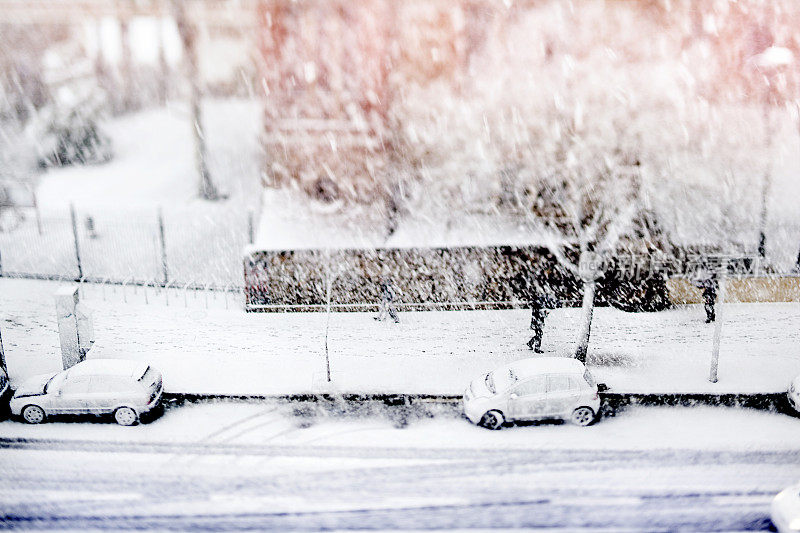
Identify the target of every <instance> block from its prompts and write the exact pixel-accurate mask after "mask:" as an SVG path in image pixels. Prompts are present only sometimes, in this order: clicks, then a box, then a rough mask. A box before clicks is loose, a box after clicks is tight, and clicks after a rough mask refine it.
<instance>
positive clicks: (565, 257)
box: [530, 154, 640, 363]
mask: <svg viewBox="0 0 800 533" xmlns="http://www.w3.org/2000/svg"><path fill="white" fill-rule="evenodd" d="M598 156H599V154H598ZM597 159H598V160H599V161H598V162H597V163H589V164H587V165H581V166H576V161H574V160H573V163H572V164H571V165H568V166H567V169H569V173H570V174H571V175H570V176H569V177H565V176H563V175H559V176H553V177H552V178H550V179H547V180H543V181H544V183H543V187H542V190H541V192H540V197H545V201H546V204H547V205H548V206H549V207H550V210H551V215H550V216H547V217H546V218H543V217H541V216H537V215H536V214H535V213H534V212H533V210H532V211H531V215H530V220H531V221H532V222H533V224H534V226H538V227H539V229H540V230H541V231H542V234H543V235H544V236H545V239H546V244H547V248H548V249H549V250H550V252H551V253H552V254H553V255H554V256H555V258H556V260H557V261H558V263H559V264H560V265H561V266H562V267H563V268H564V269H565V270H567V271H568V272H569V273H570V274H572V275H574V276H575V277H577V278H578V279H579V280H580V281H581V282H582V284H583V302H582V306H581V308H582V313H583V318H582V321H581V327H580V330H579V332H578V337H577V343H576V348H575V358H576V359H578V360H579V361H581V362H583V363H585V362H586V356H587V353H588V349H589V337H590V334H591V327H592V316H593V313H594V295H595V289H596V283H597V281H598V280H599V279H600V278H601V277H602V276H603V274H604V270H605V264H606V259H607V258H608V256H609V254H611V253H612V252H613V251H614V249H615V247H616V246H617V244H618V243H619V241H620V239H621V238H622V237H624V236H625V235H627V234H628V233H629V232H630V231H631V230H632V229H633V228H634V225H635V221H636V218H637V216H638V214H639V213H640V203H639V201H638V183H637V179H636V174H635V173H631V172H630V171H629V170H628V167H627V165H624V164H621V163H618V162H615V161H614V160H613V159H611V158H608V157H606V158H603V157H598V158H597Z"/></svg>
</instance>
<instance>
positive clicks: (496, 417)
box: [478, 410, 506, 429]
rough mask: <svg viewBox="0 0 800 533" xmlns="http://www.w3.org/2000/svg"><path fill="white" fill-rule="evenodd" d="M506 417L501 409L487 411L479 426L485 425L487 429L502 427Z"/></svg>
mask: <svg viewBox="0 0 800 533" xmlns="http://www.w3.org/2000/svg"><path fill="white" fill-rule="evenodd" d="M505 421H506V419H505V418H504V417H503V413H501V412H500V411H495V410H491V411H487V412H486V414H484V415H483V417H481V421H480V422H478V425H479V426H483V427H485V428H486V429H500V428H501V427H503V423H504V422H505Z"/></svg>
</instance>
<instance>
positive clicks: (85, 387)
mask: <svg viewBox="0 0 800 533" xmlns="http://www.w3.org/2000/svg"><path fill="white" fill-rule="evenodd" d="M85 392H89V377H88V376H78V377H75V378H67V380H66V381H65V382H64V384H63V385H62V386H61V394H82V393H85Z"/></svg>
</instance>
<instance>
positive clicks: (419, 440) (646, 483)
mask: <svg viewBox="0 0 800 533" xmlns="http://www.w3.org/2000/svg"><path fill="white" fill-rule="evenodd" d="M182 411H184V412H182ZM670 411H677V413H676V414H675V416H677V417H679V418H680V419H684V420H690V419H692V418H693V417H695V418H697V417H700V419H698V420H696V422H698V423H701V422H702V418H703V417H707V416H708V414H709V413H711V414H714V413H716V414H715V416H719V417H721V420H720V424H727V425H733V426H736V424H737V420H739V419H740V418H742V417H747V418H748V419H749V420H751V421H752V420H754V419H755V420H761V419H764V420H767V421H769V423H770V424H775V423H781V424H782V423H786V424H788V425H792V426H793V425H797V419H794V418H791V417H786V416H781V415H775V414H770V413H759V412H746V413H740V412H738V411H737V410H734V409H725V408H716V409H715V408H704V409H700V410H692V409H687V408H672V409H671V410H670V409H659V408H638V409H635V410H634V409H632V410H631V411H630V412H623V413H621V414H620V415H619V416H618V417H616V418H615V419H608V420H603V421H601V422H600V423H598V424H597V425H596V426H593V427H590V428H576V427H572V426H569V425H559V424H542V425H533V426H518V427H509V428H504V429H503V430H501V431H498V432H491V431H487V430H482V429H480V428H475V427H474V426H471V425H469V424H468V423H467V422H466V421H464V420H462V419H460V418H457V417H456V416H454V415H453V414H452V413H442V414H440V415H438V416H436V417H434V418H427V417H425V418H420V419H415V418H412V420H410V421H409V422H408V425H407V426H406V427H403V428H400V427H396V426H397V424H393V423H392V422H391V421H390V420H389V419H387V418H384V415H385V414H386V413H377V414H376V413H371V414H368V415H366V416H355V415H353V414H352V413H351V414H350V415H339V416H336V415H331V414H330V413H328V414H322V415H319V414H317V415H315V416H309V415H308V413H307V412H303V409H300V410H298V409H297V408H296V407H295V408H290V407H288V406H264V405H250V404H240V405H230V404H228V405H213V404H210V405H204V406H190V407H186V408H182V409H178V408H173V409H168V410H167V413H166V415H165V416H164V417H163V419H161V420H156V421H154V422H152V423H150V424H144V425H142V426H139V427H135V428H120V427H116V426H114V425H111V424H99V423H78V422H55V423H52V424H49V425H43V426H36V427H30V426H25V425H23V424H21V423H19V422H14V421H7V422H3V423H0V435H2V438H0V469H2V474H3V479H4V483H3V487H2V488H1V489H0V502H2V504H1V507H2V516H3V519H2V524H0V527H4V528H9V529H10V528H15V529H41V528H48V529H70V530H73V529H75V530H77V529H81V530H85V529H95V528H103V529H156V530H165V529H173V530H187V529H200V530H266V529H270V530H352V529H373V530H419V529H423V530H429V529H440V528H449V529H459V528H465V529H466V528H469V529H475V528H486V529H493V528H504V529H513V528H529V527H536V528H552V529H563V530H571V531H574V530H576V529H578V530H579V529H581V528H592V529H598V528H599V529H608V530H614V531H619V530H648V531H660V530H663V531H667V530H669V531H675V530H683V531H731V530H733V531H736V530H763V529H766V528H768V527H769V525H770V522H769V517H768V510H769V502H770V500H771V499H772V497H773V496H774V495H775V494H776V493H777V492H778V491H779V490H781V489H782V488H784V487H785V486H786V485H788V484H790V483H792V482H794V481H796V480H797V479H798V477H800V453H798V452H797V451H795V450H793V449H791V448H790V447H789V448H787V447H777V448H773V447H770V446H768V445H765V442H767V440H766V439H765V440H758V438H757V437H751V440H750V441H748V438H747V437H743V440H742V442H741V443H740V445H736V443H730V442H727V443H726V442H723V441H722V439H724V438H726V437H725V435H724V434H721V435H720V439H718V440H715V437H714V436H713V435H711V436H708V435H706V436H703V435H697V438H693V437H692V436H691V435H689V434H688V433H687V435H686V436H685V437H681V438H685V439H686V442H685V444H686V446H682V447H677V446H672V444H674V443H666V444H665V446H664V447H658V446H649V447H647V449H645V446H644V445H643V444H641V443H637V442H636V441H635V440H633V441H630V442H626V441H628V439H627V438H626V437H625V435H626V431H629V429H627V428H629V426H631V425H640V422H641V419H642V418H648V419H651V418H652V419H654V420H655V421H656V423H658V422H661V423H663V422H664V421H665V420H667V419H669V417H670V416H671V412H670ZM215 412H216V414H217V415H218V416H216V417H214V416H209V415H211V414H213V413H215ZM201 415H203V417H204V418H205V419H206V420H207V421H208V423H207V424H196V423H195V422H196V421H197V420H199V419H200V416H201ZM665 416H666V417H668V418H667V419H665V418H664V417H665ZM688 424H691V422H688ZM159 425H160V427H159ZM755 427H757V426H755ZM687 428H689V426H686V427H680V424H677V425H673V427H672V431H674V432H675V433H676V434H678V435H681V434H682V433H684V432H686V430H687ZM176 430H177V431H179V432H180V434H177V433H175V431H176ZM710 430H711V431H713V427H712V428H710ZM581 431H585V433H583V435H585V437H580V435H581ZM732 431H740V428H736V427H734V428H733V429H732ZM56 434H57V435H64V437H61V436H59V437H57V438H56V437H55V436H54V435H56ZM126 434H127V435H129V436H130V437H132V438H125V436H126ZM81 437H83V438H81ZM615 438H616V440H615ZM752 439H756V440H752ZM592 441H596V446H595V447H594V448H593V442H592ZM690 441H692V442H690ZM697 441H705V442H703V444H697ZM570 442H572V443H573V444H574V446H572V447H570V446H569V443H570ZM491 443H496V444H498V445H496V446H495V445H492V444H491Z"/></svg>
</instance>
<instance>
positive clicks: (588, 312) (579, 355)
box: [575, 281, 595, 363]
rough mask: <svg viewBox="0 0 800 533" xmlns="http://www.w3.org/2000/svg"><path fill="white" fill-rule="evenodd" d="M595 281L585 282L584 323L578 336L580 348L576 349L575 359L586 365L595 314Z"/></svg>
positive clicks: (582, 307)
mask: <svg viewBox="0 0 800 533" xmlns="http://www.w3.org/2000/svg"><path fill="white" fill-rule="evenodd" d="M594 291H595V282H594V281H584V282H583V305H582V306H581V309H582V310H583V322H582V324H581V331H580V334H579V335H578V346H577V348H576V349H575V359H577V360H578V361H580V362H581V363H586V355H587V354H588V352H589V335H590V334H591V331H592V314H593V313H594Z"/></svg>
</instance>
